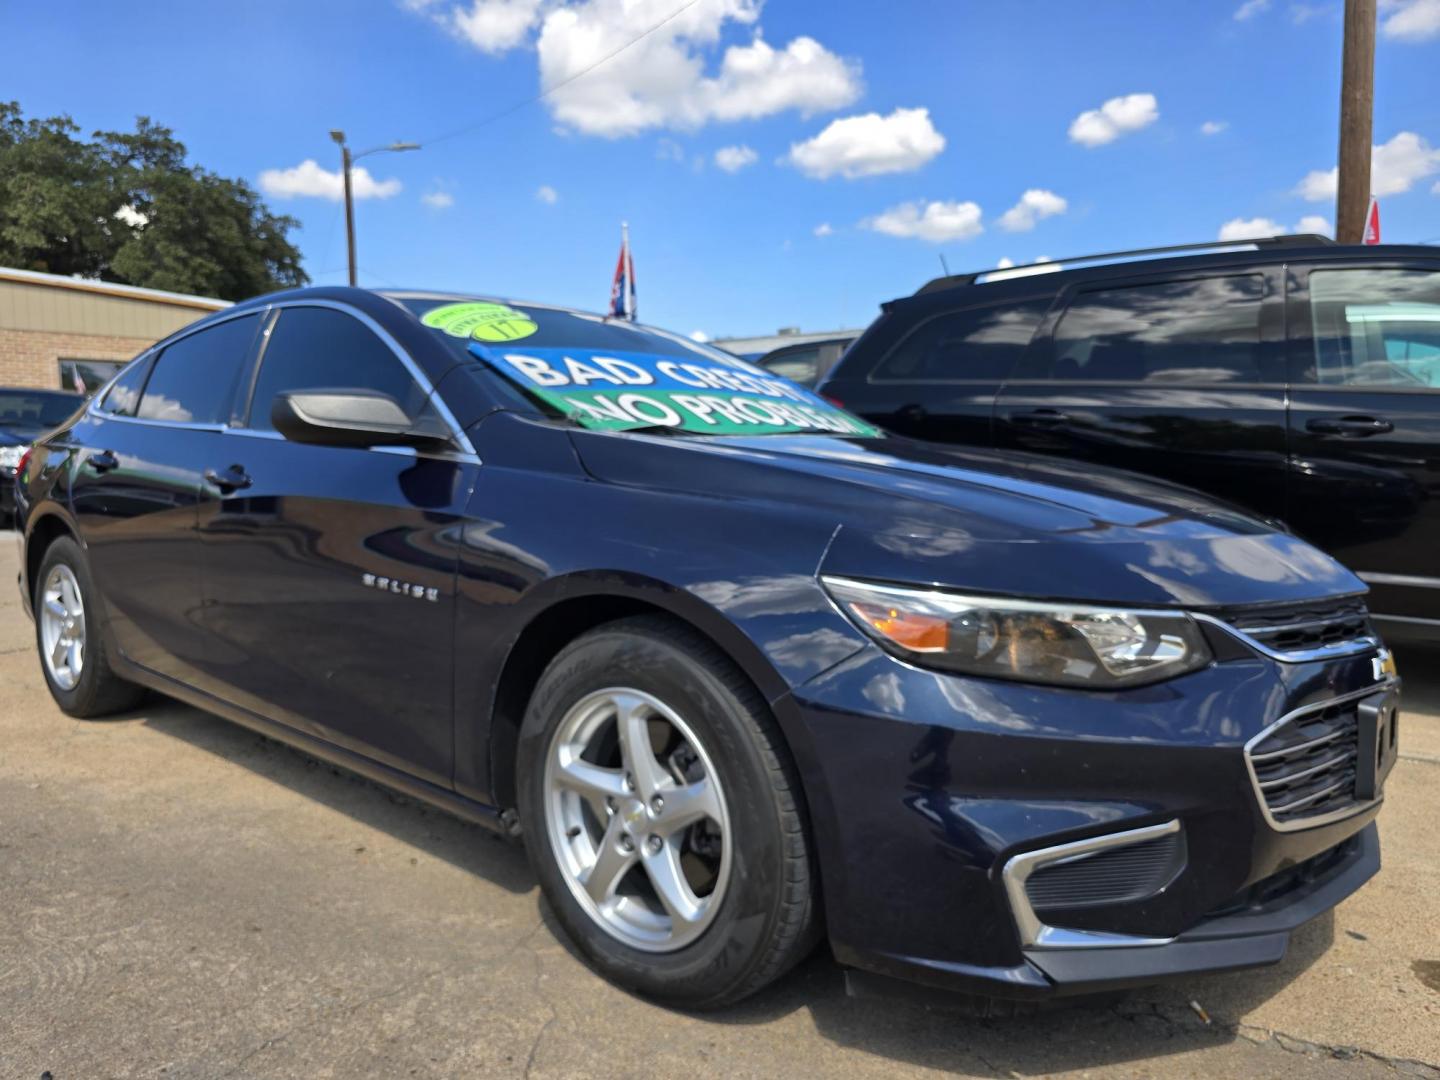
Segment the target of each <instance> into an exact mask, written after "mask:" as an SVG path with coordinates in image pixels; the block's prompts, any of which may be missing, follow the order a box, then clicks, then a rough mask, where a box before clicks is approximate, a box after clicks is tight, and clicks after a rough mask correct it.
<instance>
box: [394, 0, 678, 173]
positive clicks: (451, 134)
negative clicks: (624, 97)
mask: <svg viewBox="0 0 1440 1080" xmlns="http://www.w3.org/2000/svg"><path fill="white" fill-rule="evenodd" d="M699 2H700V0H688V3H685V4H681V5H680V6H679V7H678V8H676V9H675V10H674V11H672V12H671V13H670V14H669V15H666V16H665V18H663V19H661V20H660V21H659V22H657V23H656V24H655V25H654V26H652V27H650V29H648V30H646V31H645V32H644V33H641V34H638V35H637V36H635V37H633V38H631V39H630V40H629V41H627V42H625V44H624V45H621V46H620V47H619V48H618V49H616V50H615V51H614V52H611V53H607V54H606V55H604V56H602V57H601V58H600V59H599V60H596V61H595V63H593V64H591V65H590V66H589V67H587V68H585V69H583V70H581V71H577V72H576V73H575V74H574V75H571V76H570V77H569V78H568V79H565V80H564V81H562V82H558V83H556V84H555V85H554V86H551V87H549V88H547V89H545V90H542V91H540V93H538V94H536V95H535V96H534V97H529V98H526V99H525V100H524V101H520V102H517V103H515V104H514V105H510V106H508V107H506V108H504V109H501V110H500V111H499V112H497V113H491V114H490V115H489V116H486V117H484V118H483V119H480V120H477V121H475V123H473V124H466V125H465V126H464V127H459V128H456V129H455V130H453V131H447V132H445V133H444V134H443V135H436V136H435V137H434V138H432V139H423V140H421V143H420V145H421V146H423V147H429V146H433V145H434V144H435V143H439V142H445V141H446V140H447V139H455V138H458V137H459V136H461V135H468V134H469V133H470V132H472V131H475V130H477V129H478V128H482V127H484V126H485V125H486V124H493V123H494V122H495V121H496V120H503V119H504V118H505V117H507V116H509V115H510V114H511V113H517V112H519V111H520V110H521V109H524V108H528V107H529V106H531V105H534V104H536V103H537V102H540V101H544V100H545V99H546V98H547V97H549V96H550V95H551V94H553V93H555V91H557V90H563V89H564V88H565V87H567V86H569V85H570V84H571V83H573V82H574V81H575V80H576V79H580V78H583V77H584V76H586V75H589V74H590V72H592V71H594V70H595V69H596V68H598V67H599V66H600V65H601V64H605V63H608V62H610V61H611V60H613V59H615V57H617V56H619V55H620V54H621V53H622V52H624V51H625V50H626V49H628V48H630V47H631V46H632V45H635V44H637V43H638V42H640V41H643V40H644V39H645V38H647V37H649V36H650V35H651V34H653V33H655V31H656V30H659V29H660V28H661V27H662V26H664V25H665V24H666V23H668V22H672V21H673V20H675V19H677V18H679V17H680V16H681V15H683V14H684V13H685V12H687V11H689V10H690V9H691V8H692V7H694V6H695V5H696V4H698V3H699Z"/></svg>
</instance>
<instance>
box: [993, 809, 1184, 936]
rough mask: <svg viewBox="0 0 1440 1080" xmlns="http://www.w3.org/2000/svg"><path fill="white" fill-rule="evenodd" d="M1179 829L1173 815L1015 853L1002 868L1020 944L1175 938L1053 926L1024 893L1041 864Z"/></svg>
mask: <svg viewBox="0 0 1440 1080" xmlns="http://www.w3.org/2000/svg"><path fill="white" fill-rule="evenodd" d="M1179 831H1180V819H1179V818H1172V819H1171V820H1170V821H1167V822H1165V823H1164V824H1161V825H1146V826H1144V827H1143V828H1139V829H1127V830H1125V831H1124V832H1116V833H1106V834H1105V835H1104V836H1092V837H1090V838H1089V839H1088V840H1076V841H1073V842H1071V843H1068V844H1057V845H1055V846H1054V847H1046V848H1038V849H1037V850H1035V851H1026V852H1022V853H1021V854H1019V855H1012V856H1011V857H1010V859H1009V860H1007V861H1006V863H1005V868H1004V870H1002V871H1001V878H1002V879H1003V880H1004V883H1005V892H1006V895H1007V896H1008V897H1009V900H1010V913H1011V915H1012V916H1013V917H1014V919H1015V929H1016V930H1017V931H1018V932H1019V934H1020V946H1021V948H1025V949H1128V948H1136V947H1139V946H1150V945H1168V944H1170V943H1171V942H1172V941H1174V940H1175V939H1174V938H1173V937H1169V938H1156V937H1141V936H1139V935H1135V934H1114V933H1109V932H1107V931H1100V930H1070V929H1066V928H1065V927H1063V926H1051V925H1050V924H1049V923H1047V922H1045V921H1044V920H1043V919H1041V918H1040V916H1038V915H1037V914H1035V909H1034V908H1033V907H1032V906H1031V905H1030V897H1029V896H1028V895H1027V894H1026V892H1025V883H1026V882H1027V881H1029V880H1030V875H1031V874H1033V873H1035V871H1037V870H1039V869H1040V868H1041V867H1045V866H1054V865H1056V864H1058V863H1066V862H1074V861H1076V860H1077V859H1084V858H1086V857H1088V856H1090V855H1095V854H1097V853H1099V852H1102V851H1108V850H1110V849H1111V848H1117V847H1127V846H1129V845H1131V844H1143V843H1145V842H1146V841H1149V840H1158V839H1159V838H1160V837H1162V836H1170V835H1172V834H1174V833H1178V832H1179Z"/></svg>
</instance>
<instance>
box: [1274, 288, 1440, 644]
mask: <svg viewBox="0 0 1440 1080" xmlns="http://www.w3.org/2000/svg"><path fill="white" fill-rule="evenodd" d="M1289 312H1290V319H1289V325H1290V341H1291V351H1290V364H1291V383H1292V385H1291V392H1290V394H1291V396H1290V449H1291V459H1290V490H1291V497H1290V514H1289V519H1290V523H1291V525H1292V527H1293V528H1294V529H1295V531H1296V532H1297V533H1299V534H1300V535H1301V536H1303V537H1305V538H1306V539H1308V540H1310V541H1312V542H1313V543H1315V544H1317V545H1319V546H1320V547H1322V548H1324V549H1325V550H1326V551H1328V552H1330V553H1331V554H1333V555H1334V556H1335V557H1336V558H1338V559H1339V560H1340V561H1341V562H1343V563H1345V564H1346V565H1347V566H1349V567H1351V569H1353V570H1355V571H1356V573H1358V574H1359V575H1360V577H1361V578H1363V579H1364V580H1365V581H1367V582H1369V584H1370V587H1371V589H1372V592H1373V595H1372V598H1371V602H1370V606H1371V608H1372V610H1374V611H1376V612H1378V613H1380V615H1381V616H1383V617H1388V621H1389V622H1390V625H1388V626H1387V627H1386V628H1385V629H1386V630H1387V632H1390V633H1394V634H1397V636H1398V634H1400V633H1403V632H1404V631H1406V630H1407V629H1409V630H1410V631H1411V632H1412V633H1415V632H1418V633H1420V634H1421V635H1422V636H1428V635H1431V634H1435V633H1440V559H1437V557H1436V553H1437V552H1440V263H1428V264H1426V263H1412V264H1410V265H1394V264H1392V265H1385V266H1379V265H1371V266H1356V265H1355V264H1354V263H1353V262H1352V263H1351V264H1350V265H1348V266H1346V265H1331V266H1326V265H1321V264H1317V265H1311V266H1295V267H1291V269H1290V273H1289ZM1397 623H1398V624H1399V625H1396V624H1397ZM1426 624H1429V625H1428V626H1427V625H1426Z"/></svg>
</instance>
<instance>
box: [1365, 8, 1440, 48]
mask: <svg viewBox="0 0 1440 1080" xmlns="http://www.w3.org/2000/svg"><path fill="white" fill-rule="evenodd" d="M1380 9H1381V11H1382V12H1387V13H1388V14H1386V15H1385V17H1384V19H1383V20H1382V21H1381V23H1380V33H1381V34H1382V35H1384V36H1385V37H1387V38H1393V39H1394V40H1396V41H1428V40H1430V38H1433V37H1436V36H1437V35H1440V0H1381V4H1380Z"/></svg>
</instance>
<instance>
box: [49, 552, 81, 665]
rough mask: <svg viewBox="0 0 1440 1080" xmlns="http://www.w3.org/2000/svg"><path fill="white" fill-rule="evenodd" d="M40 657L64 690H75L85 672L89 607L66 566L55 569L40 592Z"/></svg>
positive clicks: (62, 565) (55, 567)
mask: <svg viewBox="0 0 1440 1080" xmlns="http://www.w3.org/2000/svg"><path fill="white" fill-rule="evenodd" d="M39 614H40V654H41V656H42V657H43V658H44V660H45V670H46V671H48V672H49V673H50V678H51V679H52V680H54V682H55V685H56V686H58V687H60V689H62V690H73V689H75V686H76V684H77V683H79V681H80V674H81V672H82V671H83V670H84V668H85V604H84V601H83V600H82V599H81V597H80V583H79V582H78V581H76V580H75V573H74V571H72V570H71V569H70V567H68V566H66V565H65V564H64V563H59V564H57V565H56V566H54V567H53V568H51V570H50V573H49V574H48V575H47V576H46V578H45V585H44V587H43V588H42V589H41V591H40V612H39Z"/></svg>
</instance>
